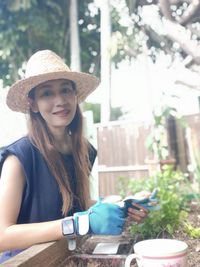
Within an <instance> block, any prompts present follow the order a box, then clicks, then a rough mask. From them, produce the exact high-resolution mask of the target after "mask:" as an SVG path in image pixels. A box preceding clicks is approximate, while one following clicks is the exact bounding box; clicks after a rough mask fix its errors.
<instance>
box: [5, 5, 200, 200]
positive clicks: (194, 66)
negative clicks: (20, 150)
mask: <svg viewBox="0 0 200 267" xmlns="http://www.w3.org/2000/svg"><path fill="white" fill-rule="evenodd" d="M41 49H51V50H53V51H55V52H56V53H58V54H59V55H60V56H61V57H62V58H63V59H64V60H65V62H66V63H67V64H68V65H69V66H71V69H72V70H74V71H83V72H87V73H91V74H93V75H96V76H98V77H99V78H100V79H101V84H100V86H99V88H98V89H97V90H96V91H95V92H94V93H92V94H91V95H90V96H89V97H88V99H86V101H85V102H84V103H83V104H82V106H81V107H82V110H83V112H84V117H85V122H86V128H85V132H86V135H87V137H88V138H89V140H90V141H91V142H92V143H93V145H94V146H95V147H96V148H97V149H98V158H97V161H96V163H95V166H94V168H93V173H92V176H91V188H92V194H93V197H94V198H98V196H106V195H108V194H116V193H118V187H117V181H118V178H119V177H127V178H128V179H138V178H140V177H148V176H149V175H150V174H151V173H152V172H153V171H154V170H156V169H157V168H160V166H161V164H162V161H167V162H169V164H174V165H175V166H176V168H179V169H180V170H181V171H183V172H187V173H188V174H189V176H190V177H192V175H193V170H194V168H196V166H197V165H198V164H199V161H198V153H199V147H200V138H199V130H200V116H199V112H200V2H199V1H196V0H183V1H182V0H158V1H157V0H150V1H149V0H138V1H135V0H126V1H125V0H94V1H89V0H86V1H78V0H58V1H53V0H45V1H43V0H1V1H0V78H1V82H0V87H1V88H0V147H1V148H3V147H4V146H5V145H7V144H9V143H10V142H12V141H14V140H16V139H17V138H19V137H20V136H22V135H24V134H26V118H25V116H24V115H23V114H20V113H16V112H12V111H10V110H9V109H8V108H7V107H6V104H5V98H6V94H7V90H8V88H9V86H10V85H11V84H12V83H13V82H15V81H16V80H17V79H19V78H22V77H23V76H24V70H25V66H26V62H27V59H28V58H29V57H30V56H31V55H32V54H33V53H34V52H36V51H37V50H41Z"/></svg>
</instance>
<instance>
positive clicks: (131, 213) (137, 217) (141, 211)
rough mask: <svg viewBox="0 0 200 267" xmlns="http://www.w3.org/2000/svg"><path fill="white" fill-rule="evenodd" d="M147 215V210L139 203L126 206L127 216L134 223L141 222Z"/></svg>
mask: <svg viewBox="0 0 200 267" xmlns="http://www.w3.org/2000/svg"><path fill="white" fill-rule="evenodd" d="M147 216H148V210H147V209H145V208H144V207H142V206H140V205H139V204H136V203H132V207H129V208H128V217H129V219H130V220H133V221H135V222H136V223H142V222H143V221H144V220H145V218H146V217H147Z"/></svg>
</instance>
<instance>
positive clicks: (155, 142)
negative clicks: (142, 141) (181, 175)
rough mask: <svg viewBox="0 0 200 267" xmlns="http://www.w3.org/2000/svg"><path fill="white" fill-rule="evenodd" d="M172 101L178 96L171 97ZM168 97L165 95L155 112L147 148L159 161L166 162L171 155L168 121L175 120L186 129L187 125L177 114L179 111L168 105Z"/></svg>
mask: <svg viewBox="0 0 200 267" xmlns="http://www.w3.org/2000/svg"><path fill="white" fill-rule="evenodd" d="M170 98H171V99H170V100H173V98H177V96H170ZM167 101H168V99H167V96H166V95H165V94H164V93H163V96H162V101H160V103H159V105H158V106H157V107H155V108H154V110H153V128H152V131H151V134H150V135H149V137H148V138H147V143H146V145H147V148H148V149H149V150H150V151H151V152H153V154H154V157H155V158H156V159H157V160H165V159H167V158H168V157H169V156H170V155H169V149H168V140H167V120H168V119H169V118H170V117H171V118H175V119H176V121H177V122H179V124H180V125H181V126H182V127H184V126H185V123H184V120H183V118H181V117H180V116H179V114H178V112H177V109H176V108H175V107H173V106H171V105H169V104H168V103H167Z"/></svg>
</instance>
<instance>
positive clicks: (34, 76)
mask: <svg viewBox="0 0 200 267" xmlns="http://www.w3.org/2000/svg"><path fill="white" fill-rule="evenodd" d="M56 79H68V80H71V81H74V82H75V84H76V90H77V98H78V103H80V102H82V101H84V100H85V99H86V97H87V96H88V95H89V94H91V93H92V92H93V91H94V90H95V89H96V88H97V86H98V85H99V79H98V78H96V77H95V76H92V75H90V74H87V73H83V72H73V71H71V70H70V69H69V67H68V66H67V65H66V64H65V63H64V61H63V60H62V59H61V58H60V57H59V56H58V55H56V54H55V53H54V52H52V51H50V50H42V51H38V52H36V53H35V54H33V56H32V57H31V58H30V59H29V61H28V63H27V67H26V73H25V78H24V79H21V80H19V81H17V82H16V83H14V84H13V85H12V86H11V87H10V89H9V91H8V94H7V105H8V107H9V108H10V109H12V110H13V111H18V112H22V113H27V112H28V111H29V102H28V94H29V92H30V90H31V89H33V88H34V87H36V86H37V85H39V84H41V83H44V82H46V81H49V80H56Z"/></svg>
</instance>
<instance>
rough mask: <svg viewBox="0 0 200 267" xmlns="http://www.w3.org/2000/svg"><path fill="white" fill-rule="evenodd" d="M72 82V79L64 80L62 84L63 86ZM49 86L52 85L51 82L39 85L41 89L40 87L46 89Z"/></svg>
mask: <svg viewBox="0 0 200 267" xmlns="http://www.w3.org/2000/svg"><path fill="white" fill-rule="evenodd" d="M70 84H72V82H71V81H64V82H62V83H61V84H60V86H63V85H70ZM48 87H51V84H50V83H46V84H44V85H42V84H41V85H40V86H39V88H38V89H39V90H40V89H45V88H48Z"/></svg>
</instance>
